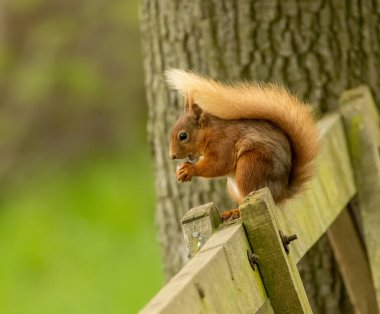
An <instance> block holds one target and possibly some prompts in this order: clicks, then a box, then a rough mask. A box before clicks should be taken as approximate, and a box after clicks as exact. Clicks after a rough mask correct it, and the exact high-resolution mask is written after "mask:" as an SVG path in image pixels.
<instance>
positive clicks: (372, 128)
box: [339, 86, 380, 309]
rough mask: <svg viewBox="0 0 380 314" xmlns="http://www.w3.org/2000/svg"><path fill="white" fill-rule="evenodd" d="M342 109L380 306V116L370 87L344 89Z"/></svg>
mask: <svg viewBox="0 0 380 314" xmlns="http://www.w3.org/2000/svg"><path fill="white" fill-rule="evenodd" d="M339 101H340V109H341V113H342V116H343V122H344V126H345V130H346V136H347V141H348V146H349V152H350V156H351V162H352V166H353V172H354V177H355V182H356V188H357V196H358V205H359V215H360V220H361V223H362V229H363V234H364V241H365V244H366V248H367V253H368V258H369V264H370V266H371V271H372V278H373V282H374V285H375V290H376V296H377V307H378V309H380V158H379V150H378V139H379V137H378V135H379V132H378V130H379V125H378V123H379V117H378V112H377V110H376V107H375V105H374V102H373V99H372V96H371V94H370V91H369V89H368V88H367V87H364V86H361V87H358V88H355V89H352V90H348V91H346V92H344V93H343V94H342V96H341V98H340V100H339Z"/></svg>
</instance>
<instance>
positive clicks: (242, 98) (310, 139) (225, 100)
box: [166, 69, 319, 201]
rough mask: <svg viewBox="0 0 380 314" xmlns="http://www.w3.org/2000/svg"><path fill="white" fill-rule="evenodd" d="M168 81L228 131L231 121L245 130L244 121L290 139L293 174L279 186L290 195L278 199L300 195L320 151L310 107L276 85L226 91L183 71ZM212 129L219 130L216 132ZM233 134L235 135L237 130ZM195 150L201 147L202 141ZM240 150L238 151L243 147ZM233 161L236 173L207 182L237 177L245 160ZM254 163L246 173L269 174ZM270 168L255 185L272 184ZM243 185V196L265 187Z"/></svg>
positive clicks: (205, 163)
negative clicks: (265, 126)
mask: <svg viewBox="0 0 380 314" xmlns="http://www.w3.org/2000/svg"><path fill="white" fill-rule="evenodd" d="M166 78H167V81H168V84H169V85H170V86H171V87H172V88H174V89H175V90H177V91H179V92H180V93H181V94H183V95H184V96H185V97H187V98H188V99H189V98H191V103H194V104H197V105H198V106H199V107H200V108H201V109H202V111H203V112H204V113H206V114H210V115H211V116H214V117H216V118H219V119H220V121H223V122H218V123H219V124H221V123H223V124H224V127H225V125H228V121H229V120H231V123H232V122H234V123H236V121H238V122H240V124H237V126H236V128H238V127H239V128H240V129H241V128H243V127H244V125H245V123H248V122H245V121H248V120H249V119H254V120H265V121H270V122H271V123H272V124H273V125H275V126H277V127H278V128H279V129H280V130H281V131H282V132H283V133H284V134H285V135H286V137H287V139H288V141H289V143H290V147H291V170H290V172H289V174H288V175H289V177H288V178H282V179H281V180H282V181H281V180H280V181H281V182H286V183H285V185H286V191H281V193H282V194H281V193H280V194H281V195H280V196H279V197H278V199H277V200H278V201H282V200H283V199H286V198H290V197H292V196H293V195H295V194H296V193H298V192H300V191H301V190H302V189H303V187H304V185H305V183H306V182H307V181H308V180H310V179H311V177H312V175H313V172H314V171H313V170H314V169H313V168H314V167H313V161H314V159H315V157H316V156H317V154H318V151H319V141H318V131H317V128H316V125H315V121H314V118H313V115H312V113H311V111H310V107H308V106H306V105H305V104H304V103H303V102H302V101H301V100H300V99H298V98H297V97H295V96H294V95H292V94H291V93H289V92H288V91H287V90H285V89H284V88H282V87H279V86H276V85H273V84H255V83H240V84H235V85H227V84H222V83H220V82H216V81H214V80H212V79H208V78H206V77H202V76H199V75H196V74H194V73H192V72H188V71H183V70H178V69H170V70H168V71H167V72H166ZM190 105H191V104H190ZM187 106H189V104H187ZM226 120H227V121H226ZM225 123H227V124H225ZM210 124H212V123H210ZM214 125H215V123H214ZM209 129H210V127H209V128H208V130H205V131H204V132H209V135H210V134H211V137H213V136H214V135H213V132H214V131H210V130H209ZM211 129H212V130H215V127H214V128H211ZM229 129H232V130H234V128H232V127H231V128H229ZM226 132H227V131H224V133H223V134H224V136H226V134H225V133H226ZM236 132H238V131H236ZM239 132H240V133H239ZM239 132H238V133H239V134H241V132H242V131H241V130H240V131H239ZM232 133H234V132H233V131H232V132H231V134H232ZM254 134H257V132H256V133H255V132H252V135H254ZM215 136H216V135H215ZM227 136H231V140H232V138H234V136H232V135H230V134H227ZM235 140H236V139H235ZM173 141H174V140H173V139H172V140H171V144H173ZM203 141H211V139H209V140H207V139H203ZM262 142H263V143H264V144H263V145H262V146H263V147H265V145H266V143H265V141H264V140H262ZM193 145H195V144H193ZM196 145H202V144H200V142H199V141H198V142H197V144H196ZM284 145H285V144H284ZM227 146H228V145H227V144H224V145H223V147H224V148H223V147H222V145H221V146H220V148H216V149H215V150H223V149H234V148H232V146H231V145H230V147H229V148H227ZM236 149H239V147H237V148H236ZM244 149H245V148H244ZM193 150H197V149H193ZM200 150H202V149H200ZM273 150H274V149H272V151H273ZM198 151H199V149H198ZM204 151H205V150H203V153H202V152H201V153H199V154H201V155H204V154H205V153H204ZM242 151H244V150H242ZM245 151H247V149H245ZM219 153H220V151H219ZM272 153H273V152H268V155H267V156H266V157H265V158H270V156H271V154H272ZM254 154H255V153H253V155H254ZM215 155H218V157H220V156H222V155H224V154H223V153H221V154H217V152H214V156H215ZM251 155H252V154H251ZM231 156H232V157H235V158H236V160H235V163H232V164H231V162H230V166H231V167H232V168H233V170H231V169H228V171H224V172H226V173H224V172H223V171H221V170H219V171H216V172H214V173H212V174H211V175H209V176H208V177H212V176H219V175H226V174H228V173H230V172H231V171H232V172H234V171H235V170H236V161H237V159H238V158H239V157H240V155H239V154H238V153H237V155H236V154H235V155H231ZM256 157H257V156H256ZM256 159H257V158H256ZM250 160H251V164H252V163H253V164H252V165H253V166H252V165H251V166H250V165H249V163H244V166H243V167H246V168H244V169H247V171H248V170H249V169H252V173H254V174H255V173H256V172H255V171H258V169H259V170H260V169H264V168H263V166H260V165H258V164H257V163H255V161H254V160H255V158H251V159H250ZM214 162H215V158H214ZM219 163H220V162H219ZM254 165H256V166H254ZM189 167H190V168H191V167H192V166H188V168H189ZM203 167H204V168H205V169H206V168H208V167H210V163H208V159H207V158H205V161H203ZM218 167H223V165H218ZM252 167H253V168H252ZM265 167H266V168H265V171H264V172H263V171H261V170H260V171H261V172H263V173H262V174H260V173H259V174H258V176H259V177H260V176H261V179H256V180H259V181H260V180H261V181H262V182H267V180H266V177H265V176H268V167H267V165H266V166H265ZM195 168H196V165H195ZM208 171H209V172H210V171H211V170H210V169H208ZM238 171H239V169H238ZM247 171H246V170H243V171H242V172H244V173H246V172H247ZM193 172H194V171H193ZM195 172H196V171H195ZM195 172H194V173H193V175H202V176H203V174H202V173H201V172H199V171H198V174H197V173H195ZM211 172H212V171H211ZM240 172H241V170H240ZM252 175H253V174H251V173H250V174H249V177H250V176H252ZM247 178H248V176H247V175H245V176H244V177H243V178H236V179H237V180H240V181H242V180H243V181H244V180H247ZM250 179H252V178H250ZM190 180H191V178H190ZM253 180H254V179H253ZM284 180H285V181H284ZM238 184H240V185H241V187H240V188H239V191H240V192H241V194H242V196H246V194H247V193H246V190H247V189H249V188H256V187H261V185H260V186H258V185H257V184H254V183H252V184H247V183H244V182H240V183H238ZM272 194H273V190H272ZM232 196H233V195H232ZM233 197H234V196H233ZM275 201H276V199H275Z"/></svg>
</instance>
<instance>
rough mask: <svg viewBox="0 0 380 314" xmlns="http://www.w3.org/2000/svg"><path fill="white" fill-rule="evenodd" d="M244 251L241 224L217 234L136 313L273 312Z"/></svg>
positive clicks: (258, 275)
mask: <svg viewBox="0 0 380 314" xmlns="http://www.w3.org/2000/svg"><path fill="white" fill-rule="evenodd" d="M247 250H250V245H249V243H248V240H247V237H246V234H245V231H244V228H243V226H242V225H241V224H235V225H232V226H231V227H228V228H225V229H223V230H221V231H218V232H217V233H215V234H214V235H213V236H212V237H211V238H210V239H209V241H208V242H207V243H206V244H205V246H204V247H203V248H202V250H201V251H200V252H199V253H198V254H197V255H196V256H195V257H194V258H193V259H192V260H191V261H190V262H189V263H188V264H187V265H185V267H184V268H183V269H182V270H181V271H180V272H179V273H178V274H177V275H176V276H174V277H173V278H172V279H171V280H170V281H169V283H168V284H167V285H166V286H165V287H164V288H162V289H161V291H160V292H159V293H158V294H157V295H156V296H155V297H154V298H153V299H152V300H151V301H150V302H149V304H148V305H147V306H146V307H145V308H144V309H142V311H141V312H140V313H144V314H148V313H149V314H151V313H167V314H171V313H173V314H178V313H181V314H187V313H189V314H193V313H218V314H219V313H256V312H257V311H259V310H260V309H261V313H263V314H264V313H273V311H272V310H271V308H270V302H266V301H267V299H268V297H267V294H266V291H265V289H264V286H263V284H262V281H261V277H260V274H259V272H258V271H257V270H256V271H254V270H252V268H251V266H250V264H249V262H248V259H247ZM263 309H264V310H263Z"/></svg>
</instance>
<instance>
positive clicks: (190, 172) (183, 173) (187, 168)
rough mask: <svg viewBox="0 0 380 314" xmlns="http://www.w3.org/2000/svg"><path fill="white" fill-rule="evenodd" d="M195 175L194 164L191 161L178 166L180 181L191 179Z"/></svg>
mask: <svg viewBox="0 0 380 314" xmlns="http://www.w3.org/2000/svg"><path fill="white" fill-rule="evenodd" d="M193 176H194V165H193V164H192V163H190V162H184V163H181V164H179V165H178V166H177V170H176V178H177V181H179V182H186V181H191V179H192V178H193Z"/></svg>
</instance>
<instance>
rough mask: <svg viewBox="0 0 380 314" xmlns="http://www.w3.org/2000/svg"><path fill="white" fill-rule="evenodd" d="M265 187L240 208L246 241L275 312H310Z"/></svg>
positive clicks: (273, 205) (269, 195)
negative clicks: (253, 255)
mask: <svg viewBox="0 0 380 314" xmlns="http://www.w3.org/2000/svg"><path fill="white" fill-rule="evenodd" d="M277 210H278V208H277V207H276V206H275V204H274V202H273V199H272V196H271V194H270V191H269V189H268V188H264V189H261V190H259V191H256V192H255V193H254V194H252V195H251V196H249V197H248V198H247V199H246V201H245V203H244V204H242V205H241V206H240V212H241V218H242V221H243V225H244V228H245V230H246V232H247V236H248V239H249V242H250V243H251V247H252V249H253V251H254V253H255V254H257V255H258V256H259V258H260V260H259V262H258V267H259V270H260V274H261V276H262V279H263V282H264V286H265V289H266V291H267V293H268V296H269V299H270V300H271V304H272V306H273V309H274V311H275V312H276V313H283V314H298V313H312V310H311V307H310V304H309V301H308V299H307V296H306V292H305V289H304V287H303V284H302V280H301V278H300V275H299V273H298V271H297V267H296V263H295V262H294V260H293V258H292V257H291V256H289V255H287V253H286V252H285V250H284V245H283V242H282V238H281V237H280V233H279V231H280V230H279V228H278V226H277V223H276V220H275V218H274V215H273V212H275V211H277Z"/></svg>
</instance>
